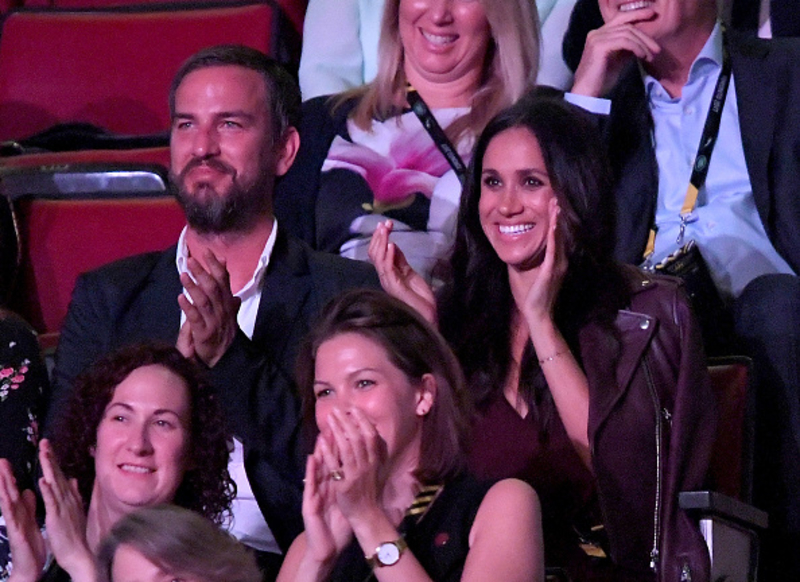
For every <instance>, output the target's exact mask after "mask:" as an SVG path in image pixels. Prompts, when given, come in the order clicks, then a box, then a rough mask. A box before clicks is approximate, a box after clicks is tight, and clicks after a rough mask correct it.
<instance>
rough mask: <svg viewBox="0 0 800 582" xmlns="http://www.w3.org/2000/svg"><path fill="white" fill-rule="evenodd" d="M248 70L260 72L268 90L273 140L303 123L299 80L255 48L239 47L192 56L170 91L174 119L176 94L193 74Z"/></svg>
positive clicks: (223, 46) (210, 49) (224, 46)
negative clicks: (219, 69)
mask: <svg viewBox="0 0 800 582" xmlns="http://www.w3.org/2000/svg"><path fill="white" fill-rule="evenodd" d="M229 66H233V67H244V68H245V69H251V70H253V71H256V72H257V73H259V74H260V75H261V77H262V78H263V79H264V83H265V85H266V88H267V100H268V101H269V103H268V104H267V105H268V107H269V113H270V119H271V121H272V135H273V140H278V139H280V138H281V137H283V136H284V135H285V134H286V130H287V129H289V127H297V126H298V124H299V123H300V103H301V99H300V87H299V86H298V84H297V80H296V79H295V78H294V77H293V76H292V75H291V74H290V73H289V71H287V70H286V69H285V68H284V67H283V65H281V64H280V63H279V62H278V61H276V60H275V59H273V58H271V57H268V56H267V55H265V54H264V53H262V52H261V51H259V50H256V49H254V48H250V47H247V46H243V45H238V44H221V45H217V46H212V47H208V48H205V49H202V50H201V51H199V52H197V53H195V54H194V55H192V56H191V57H189V58H188V59H187V60H186V61H185V62H184V63H183V64H182V65H181V67H180V69H178V72H177V73H175V77H174V78H173V79H172V85H171V86H170V89H169V112H170V117H172V118H173V119H174V118H175V93H176V91H177V90H178V87H179V86H180V84H181V83H182V82H183V79H184V78H185V77H186V75H188V74H189V73H192V72H194V71H197V70H199V69H206V68H209V67H229Z"/></svg>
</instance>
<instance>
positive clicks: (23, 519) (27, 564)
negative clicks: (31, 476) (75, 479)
mask: <svg viewBox="0 0 800 582" xmlns="http://www.w3.org/2000/svg"><path fill="white" fill-rule="evenodd" d="M0 510H2V512H3V517H4V518H5V522H6V531H7V533H8V543H9V549H10V550H11V559H12V560H13V566H14V567H13V571H12V573H11V577H10V578H9V582H27V581H31V582H33V581H35V580H38V579H39V576H40V575H41V573H42V568H43V567H44V564H45V560H46V559H47V547H46V545H45V542H44V538H43V537H42V533H41V531H40V530H39V526H38V524H37V523H36V496H35V495H34V493H33V491H30V490H25V491H23V492H22V493H20V491H19V489H17V482H16V479H15V478H14V473H13V470H12V468H11V463H9V462H8V461H7V460H6V459H0Z"/></svg>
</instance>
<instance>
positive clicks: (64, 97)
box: [0, 3, 274, 141]
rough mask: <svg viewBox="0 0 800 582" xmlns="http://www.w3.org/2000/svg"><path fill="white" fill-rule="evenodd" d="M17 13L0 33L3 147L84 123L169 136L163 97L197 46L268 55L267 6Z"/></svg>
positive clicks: (269, 25) (0, 132) (269, 8)
mask: <svg viewBox="0 0 800 582" xmlns="http://www.w3.org/2000/svg"><path fill="white" fill-rule="evenodd" d="M205 6H206V7H203V8H196V7H190V6H187V7H185V8H182V7H173V9H170V10H166V9H164V8H163V7H161V8H159V9H157V10H156V9H147V8H144V7H143V8H141V9H137V10H132V9H120V10H114V9H108V10H90V11H77V10H76V11H70V10H57V9H47V10H20V11H12V12H11V13H9V14H8V15H7V17H6V18H5V20H4V21H3V27H2V31H1V32H0V141H2V140H7V139H19V138H23V137H27V136H29V135H32V134H34V133H37V132H40V131H42V130H44V129H46V128H48V127H50V126H52V125H54V124H56V123H61V122H68V121H83V122H89V123H93V124H95V125H99V126H101V127H104V128H106V129H108V130H110V131H113V132H116V133H120V134H133V135H142V134H149V133H155V132H159V131H164V130H167V129H169V111H168V106H167V94H168V90H169V86H170V82H171V80H172V77H173V75H174V74H175V72H176V70H177V69H178V67H179V66H180V64H181V63H182V62H183V61H184V60H185V59H186V58H187V57H189V56H190V55H192V54H193V53H195V52H197V51H198V50H199V49H201V48H204V47H207V46H211V45H215V44H221V43H239V44H245V45H248V46H252V47H254V48H257V49H259V50H261V51H263V52H266V53H268V54H269V53H271V52H272V41H273V38H272V36H273V35H272V26H273V20H274V19H273V16H274V9H273V7H272V6H271V5H270V4H266V3H259V4H235V3H227V4H226V5H219V4H217V5H214V6H213V7H210V5H205Z"/></svg>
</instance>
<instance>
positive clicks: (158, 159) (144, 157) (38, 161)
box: [0, 147, 169, 169]
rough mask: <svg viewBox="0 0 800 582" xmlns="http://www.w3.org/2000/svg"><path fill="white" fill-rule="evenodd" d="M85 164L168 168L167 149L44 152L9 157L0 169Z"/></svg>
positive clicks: (1, 164) (2, 162)
mask: <svg viewBox="0 0 800 582" xmlns="http://www.w3.org/2000/svg"><path fill="white" fill-rule="evenodd" d="M82 163H83V164H86V163H107V164H113V163H130V164H160V165H161V166H163V167H164V168H165V169H166V168H169V148H168V147H157V148H140V149H131V150H79V151H75V152H46V153H41V154H24V155H21V156H11V157H8V158H3V159H2V161H0V167H9V168H37V167H42V166H61V165H65V164H82Z"/></svg>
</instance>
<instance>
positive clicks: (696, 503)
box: [678, 491, 769, 529]
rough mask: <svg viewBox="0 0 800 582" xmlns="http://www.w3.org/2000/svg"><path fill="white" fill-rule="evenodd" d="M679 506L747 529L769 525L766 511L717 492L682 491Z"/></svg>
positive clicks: (764, 527) (762, 527)
mask: <svg viewBox="0 0 800 582" xmlns="http://www.w3.org/2000/svg"><path fill="white" fill-rule="evenodd" d="M678 504H679V505H680V507H681V509H684V510H686V511H688V512H690V513H695V514H698V515H700V516H708V517H720V518H722V519H726V520H729V521H732V522H735V523H737V524H740V525H743V526H746V527H755V528H759V529H767V525H768V524H769V519H768V515H767V513H766V512H765V511H761V510H760V509H758V508H756V507H753V506H752V505H749V504H747V503H744V502H742V501H739V500H738V499H734V498H733V497H728V496H727V495H723V494H722V493H719V492H717V491H682V492H681V493H680V494H679V496H678Z"/></svg>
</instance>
